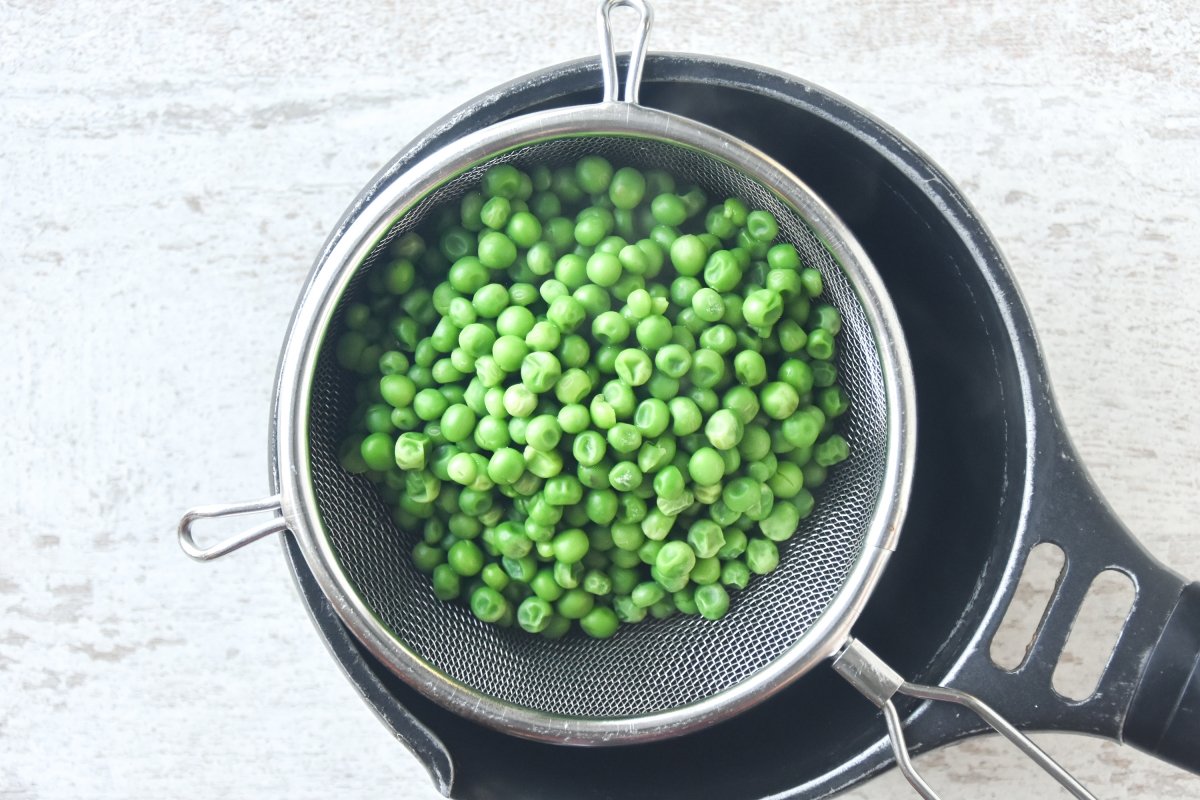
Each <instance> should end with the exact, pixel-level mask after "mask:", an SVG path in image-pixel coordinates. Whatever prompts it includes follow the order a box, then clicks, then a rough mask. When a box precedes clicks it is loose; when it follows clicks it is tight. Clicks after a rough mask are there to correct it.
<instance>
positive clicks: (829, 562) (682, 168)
mask: <svg viewBox="0 0 1200 800" xmlns="http://www.w3.org/2000/svg"><path fill="white" fill-rule="evenodd" d="M586 154H600V155H603V156H605V157H606V158H608V159H609V160H610V161H611V162H612V163H614V164H618V165H632V166H636V167H640V168H644V169H649V168H652V167H653V168H659V169H664V170H666V171H668V172H670V173H671V174H673V175H675V176H677V177H678V178H680V179H682V180H684V181H685V182H687V181H694V182H695V183H697V184H699V185H700V186H701V187H702V188H704V189H705V191H706V192H708V194H709V196H710V197H729V196H738V197H741V198H743V199H745V200H746V201H747V203H748V204H749V206H750V207H751V208H763V209H767V210H769V211H771V212H772V213H773V214H775V216H776V218H777V219H778V220H779V221H780V231H781V236H782V237H783V238H784V239H786V240H787V241H790V242H792V243H793V244H795V245H796V246H797V248H798V249H799V250H800V252H801V253H802V255H803V257H804V259H805V263H807V264H810V265H813V266H816V267H817V268H818V269H820V271H821V272H822V273H823V275H824V276H826V279H827V280H826V284H825V286H826V293H827V295H828V297H829V299H830V300H831V301H832V302H833V303H834V304H835V305H836V306H837V307H838V308H839V309H841V310H842V311H843V312H844V322H843V332H842V334H841V335H840V336H839V337H838V342H839V361H838V370H839V376H840V380H841V381H842V383H843V385H844V387H845V388H846V391H847V392H848V393H849V394H850V395H851V396H852V397H853V398H854V406H853V410H852V412H850V413H849V414H848V415H847V417H846V418H844V419H845V422H844V423H843V435H844V436H845V437H846V438H847V440H848V441H850V443H851V452H852V453H853V454H854V455H853V456H852V457H851V459H850V460H849V461H848V462H846V463H845V464H843V465H840V467H839V468H838V469H837V470H834V471H833V472H832V476H831V479H830V481H829V482H828V484H827V486H826V487H825V488H823V489H822V490H821V498H820V502H818V504H817V507H816V511H815V512H814V514H813V515H812V516H811V517H809V518H808V519H806V520H804V522H803V523H802V529H801V533H800V535H798V536H797V537H794V538H793V539H792V540H791V541H789V542H788V543H787V545H786V547H785V549H784V552H783V559H782V561H781V565H780V567H779V569H778V570H776V571H775V572H773V573H771V574H770V575H767V576H764V577H761V578H756V579H755V581H754V585H753V586H754V588H753V589H752V590H749V591H745V592H742V593H740V594H739V595H738V596H737V602H736V603H735V604H734V606H733V610H732V612H731V613H730V614H729V616H728V617H726V618H725V619H723V620H721V621H719V622H718V623H715V624H714V623H712V622H708V621H706V620H704V619H701V618H698V617H689V618H683V619H672V620H664V621H659V622H649V621H648V622H646V623H642V624H639V625H636V626H630V627H629V628H627V629H623V630H622V633H621V635H620V636H618V637H615V638H614V639H613V640H611V641H606V642H603V643H597V642H595V641H593V640H590V639H586V638H584V637H567V638H565V639H562V640H558V641H551V640H548V639H544V638H542V637H531V636H528V635H526V634H524V633H523V632H522V631H520V630H504V629H499V628H497V627H495V626H492V625H485V624H483V623H481V622H479V621H478V620H477V619H475V617H474V616H473V615H472V614H471V613H470V611H469V610H468V609H466V608H465V607H463V606H461V605H458V604H451V605H447V604H445V603H442V602H440V601H438V600H437V599H436V598H434V597H433V595H432V593H431V591H430V588H429V578H428V576H426V575H423V574H421V573H420V572H418V571H417V570H416V569H415V568H414V567H413V565H412V559H411V558H410V557H409V555H408V554H409V552H410V551H411V549H412V546H413V545H414V544H415V543H416V542H417V541H419V539H420V532H419V531H416V532H403V531H398V530H396V528H395V526H394V525H393V524H392V522H391V521H390V519H389V515H388V513H387V511H386V510H385V508H384V507H383V505H382V503H381V502H380V501H379V499H378V497H377V494H376V489H375V487H374V486H373V485H372V484H371V483H370V482H369V481H367V480H366V479H365V478H360V477H356V476H353V475H350V474H348V473H346V471H345V470H343V469H342V468H341V466H340V465H339V463H338V453H337V449H338V445H339V443H340V442H341V441H342V439H343V438H344V436H343V434H344V431H343V426H344V425H345V421H346V419H347V418H348V416H349V412H350V409H351V408H352V407H353V405H354V398H353V384H354V382H355V376H352V375H348V374H347V373H346V372H345V370H343V369H341V368H340V367H339V366H338V364H337V362H336V359H335V357H334V349H335V347H334V341H333V340H335V339H336V337H329V339H330V340H331V341H327V342H326V343H325V344H324V345H323V346H322V348H321V350H320V353H319V355H318V358H317V368H316V376H315V378H314V380H313V382H312V403H311V412H310V413H311V417H310V424H309V429H308V436H309V447H310V453H311V457H310V460H311V463H312V471H313V489H314V491H315V495H316V505H317V508H318V509H319V510H320V517H321V525H322V527H323V528H324V531H325V535H326V536H327V537H328V539H329V541H330V542H331V544H332V547H333V550H334V552H335V553H336V555H337V558H338V560H339V562H340V563H341V566H342V568H343V569H344V570H345V572H346V575H347V576H348V577H349V579H350V581H351V582H352V583H353V584H354V587H355V588H356V589H357V591H358V593H359V594H360V595H361V596H362V598H363V600H364V601H365V603H366V605H367V606H368V607H369V608H370V609H371V610H372V612H373V613H374V614H375V615H376V616H378V618H379V620H380V621H381V622H382V623H383V624H384V625H385V626H386V627H387V628H388V630H389V631H391V632H392V633H393V634H394V635H395V636H396V638H398V639H399V640H400V641H402V642H403V643H404V644H405V645H406V646H407V647H408V648H409V649H411V650H412V651H414V652H415V653H417V654H419V655H420V657H421V658H422V659H423V660H425V661H426V662H428V663H429V664H430V665H431V666H432V667H433V668H435V669H437V670H439V671H440V672H443V673H444V674H446V675H448V676H450V677H452V678H454V679H455V680H457V681H459V682H461V683H463V684H465V685H467V686H470V687H472V688H473V689H475V690H477V691H479V692H480V693H482V694H485V695H487V696H489V697H492V698H496V699H499V700H503V701H506V702H509V703H513V704H515V705H521V706H526V707H529V708H536V709H541V710H543V711H545V712H549V713H553V714H561V715H565V716H570V717H594V718H612V717H628V716H634V715H642V714H649V713H653V712H656V711H659V710H662V709H671V708H676V707H679V706H682V705H686V704H688V703H692V702H695V701H697V700H701V699H703V698H706V697H710V696H712V695H714V694H717V693H718V692H720V691H723V690H725V689H727V688H729V687H731V686H734V685H736V684H739V683H741V682H742V681H744V680H746V679H747V678H749V677H750V676H751V675H753V674H754V673H756V672H758V671H759V670H761V669H762V668H763V667H765V666H767V665H768V664H770V663H771V662H773V661H775V660H776V659H777V658H779V656H780V655H781V654H782V653H783V652H784V651H786V650H787V649H788V648H789V647H791V646H792V645H793V644H794V643H795V642H796V641H797V640H798V639H800V637H801V636H802V635H803V634H804V633H805V632H806V631H807V630H808V629H809V628H811V627H812V625H813V623H814V622H815V621H816V620H817V618H818V617H820V615H821V614H822V613H823V612H824V611H825V609H826V608H827V607H828V606H829V604H830V602H831V601H832V600H833V599H834V597H835V596H836V595H837V593H838V591H839V589H841V588H842V586H843V585H844V584H845V582H846V579H847V577H848V575H849V573H850V570H851V568H852V567H853V566H854V564H855V563H856V562H857V561H858V560H859V558H860V557H861V556H862V554H863V551H864V548H865V547H867V546H868V545H869V544H874V542H869V537H868V532H869V529H870V526H871V522H872V520H873V519H874V518H875V516H876V514H877V508H878V506H879V505H880V500H881V496H880V495H881V492H882V491H883V488H884V485H885V481H886V477H887V467H888V463H887V455H888V443H887V433H888V420H887V415H886V412H887V406H888V401H887V396H886V386H885V378H884V372H883V365H882V364H881V357H880V354H879V352H878V350H877V348H876V345H875V337H874V335H873V332H872V329H871V326H870V324H869V322H868V319H867V316H866V314H865V313H864V312H863V309H862V306H861V304H860V302H859V300H858V296H857V294H856V293H855V290H854V287H853V286H852V285H851V283H850V281H849V280H848V279H847V277H846V275H845V274H844V273H843V272H842V270H841V269H840V268H839V266H838V263H837V260H836V259H835V258H834V257H833V255H832V254H831V253H830V252H829V250H828V249H827V248H826V246H825V245H824V244H823V243H822V238H821V236H820V234H819V233H818V232H817V231H816V230H814V228H813V227H812V226H811V225H810V224H809V223H808V222H806V221H805V220H804V219H803V218H802V217H801V216H800V215H799V214H798V213H797V212H796V211H795V210H794V209H792V208H790V207H789V206H788V205H787V204H786V203H785V202H784V201H783V200H781V199H780V198H779V197H778V196H777V195H775V194H774V193H772V192H770V191H769V190H767V189H766V188H764V187H763V186H762V185H761V184H759V183H758V182H756V181H754V180H753V179H751V178H749V177H747V176H746V175H745V174H744V173H742V172H740V171H739V170H737V169H735V168H734V167H732V166H730V165H729V164H726V163H723V162H721V161H717V160H715V159H713V158H711V157H710V156H708V155H706V154H703V153H700V152H698V151H696V150H693V149H689V148H686V147H681V146H679V145H676V144H673V143H669V142H663V141H649V140H645V139H642V138H640V137H631V136H613V135H609V136H580V137H572V138H567V139H553V140H550V141H543V142H537V143H534V144H530V145H526V146H522V147H519V148H517V149H515V150H511V151H509V152H507V153H505V154H504V155H502V156H499V157H496V158H492V159H489V160H487V161H484V162H482V163H480V164H478V165H476V166H474V167H472V168H471V169H468V170H466V171H465V172H463V173H462V174H461V175H459V176H458V177H456V178H454V179H452V180H450V181H448V182H447V183H445V184H443V185H442V186H441V187H439V188H438V189H436V190H435V191H433V192H432V193H431V194H429V195H427V196H426V197H425V198H424V199H423V200H422V201H421V202H419V203H418V204H417V205H416V206H415V207H414V208H413V209H412V210H411V211H409V212H407V213H405V214H404V215H403V216H402V217H401V218H400V219H399V220H398V221H397V222H396V223H395V224H393V225H392V226H391V227H390V229H389V232H388V234H387V235H386V236H384V237H383V238H382V239H380V240H379V242H378V243H377V244H376V245H375V246H374V247H373V248H372V249H371V251H370V254H369V255H368V256H367V258H366V259H365V260H364V262H363V267H368V266H369V265H370V264H371V263H372V262H373V261H374V259H375V258H376V257H377V256H378V255H379V254H381V253H385V251H386V250H387V246H388V244H389V242H390V241H391V239H392V238H394V237H395V236H397V235H400V234H403V233H405V232H407V231H408V230H412V229H414V228H416V227H417V226H419V225H420V224H421V222H422V221H423V220H424V218H425V216H426V214H427V213H428V212H429V211H430V210H431V209H434V208H437V207H439V206H441V205H443V204H444V203H447V202H450V201H457V200H458V199H459V198H460V197H461V196H462V195H463V194H464V193H466V192H467V191H468V190H470V189H472V188H474V187H475V186H477V185H478V182H479V179H480V177H481V175H482V173H483V171H484V170H485V169H486V168H488V167H490V166H491V165H493V164H495V163H497V162H499V161H507V162H511V163H514V164H516V165H518V166H522V167H531V166H532V165H534V164H548V165H550V166H552V167H556V166H560V165H564V164H574V163H575V161H577V160H578V159H579V158H580V157H582V156H583V155H586ZM365 271H366V270H365V269H363V268H361V267H360V269H359V270H358V273H357V274H359V275H362V274H364V272H365ZM354 288H355V287H354V285H353V283H352V284H351V285H350V286H349V287H348V289H347V292H346V297H347V298H349V297H351V296H353V295H354ZM339 329H340V326H339V324H338V321H337V315H335V317H334V321H333V323H332V326H331V330H334V331H336V330H339ZM798 587H802V589H799V588H798ZM464 642H469V643H470V646H469V647H464ZM547 664H554V665H556V666H555V668H554V669H547V668H546V665H547Z"/></svg>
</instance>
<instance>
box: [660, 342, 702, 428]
mask: <svg viewBox="0 0 1200 800" xmlns="http://www.w3.org/2000/svg"><path fill="white" fill-rule="evenodd" d="M710 352H711V351H710ZM667 408H668V409H669V410H670V412H671V432H672V433H674V434H675V435H676V436H686V435H687V434H689V433H695V432H696V431H698V430H700V425H701V424H702V422H703V417H702V416H701V414H700V408H699V407H698V406H697V405H696V402H695V401H694V400H692V399H691V398H689V397H673V398H671V400H670V401H669V402H668V403H667Z"/></svg>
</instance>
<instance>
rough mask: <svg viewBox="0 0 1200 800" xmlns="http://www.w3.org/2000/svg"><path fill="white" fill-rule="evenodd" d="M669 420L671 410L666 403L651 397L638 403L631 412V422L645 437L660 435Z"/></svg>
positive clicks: (668, 423)
mask: <svg viewBox="0 0 1200 800" xmlns="http://www.w3.org/2000/svg"><path fill="white" fill-rule="evenodd" d="M670 422H671V412H670V410H669V409H668V408H667V404H666V403H664V402H663V401H662V400H658V399H657V398H653V397H652V398H648V399H646V400H643V401H642V402H641V403H639V404H638V406H637V410H636V411H634V414H633V424H634V425H635V426H637V429H638V431H639V432H640V433H641V434H642V436H644V437H646V438H653V437H655V436H659V435H661V434H662V433H663V432H664V431H666V429H667V426H668V425H670Z"/></svg>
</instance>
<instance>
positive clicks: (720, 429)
mask: <svg viewBox="0 0 1200 800" xmlns="http://www.w3.org/2000/svg"><path fill="white" fill-rule="evenodd" d="M744 433H745V428H744V426H743V424H742V420H741V418H740V417H739V416H738V415H737V414H735V413H734V412H733V411H730V410H729V409H727V408H722V409H718V410H717V411H715V412H713V414H712V415H711V416H710V417H709V418H708V422H706V423H705V425H704V435H705V436H706V437H707V438H708V441H709V443H710V444H712V446H713V447H715V448H717V449H718V450H731V449H733V448H734V447H737V446H738V443H740V442H741V440H742V435H743V434H744Z"/></svg>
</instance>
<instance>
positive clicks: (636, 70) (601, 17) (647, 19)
mask: <svg viewBox="0 0 1200 800" xmlns="http://www.w3.org/2000/svg"><path fill="white" fill-rule="evenodd" d="M622 7H624V8H632V9H633V10H634V11H636V12H637V14H638V29H637V34H636V35H637V38H636V39H634V42H633V49H632V50H630V51H629V71H628V72H627V73H626V74H625V96H624V98H620V97H618V96H617V50H616V46H615V45H614V44H613V34H612V12H613V10H614V9H617V8H622ZM596 14H597V21H598V23H599V28H600V72H601V74H603V76H604V102H606V103H617V102H625V103H631V104H633V105H637V101H638V88H639V87H640V86H641V83H642V67H643V66H645V64H646V42H647V41H648V40H649V39H650V26H651V25H652V24H653V23H654V10H653V9H651V8H650V6H649V5H648V4H647V3H646V2H645V0H604V2H602V3H601V4H600V8H599V10H598V11H597V12H596Z"/></svg>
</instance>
